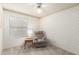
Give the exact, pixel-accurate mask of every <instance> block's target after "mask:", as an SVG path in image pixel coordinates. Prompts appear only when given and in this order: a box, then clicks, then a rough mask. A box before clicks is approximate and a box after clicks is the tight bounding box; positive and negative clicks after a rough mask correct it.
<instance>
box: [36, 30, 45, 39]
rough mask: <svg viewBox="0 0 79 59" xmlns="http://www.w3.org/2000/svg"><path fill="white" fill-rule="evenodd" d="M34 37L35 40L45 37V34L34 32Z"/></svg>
mask: <svg viewBox="0 0 79 59" xmlns="http://www.w3.org/2000/svg"><path fill="white" fill-rule="evenodd" d="M35 36H36V37H37V38H42V37H44V36H45V33H44V32H43V31H36V32H35Z"/></svg>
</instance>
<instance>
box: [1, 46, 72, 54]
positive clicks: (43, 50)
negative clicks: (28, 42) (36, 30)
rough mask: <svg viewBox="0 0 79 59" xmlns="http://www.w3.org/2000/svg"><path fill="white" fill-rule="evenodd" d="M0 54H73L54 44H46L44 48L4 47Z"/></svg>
mask: <svg viewBox="0 0 79 59" xmlns="http://www.w3.org/2000/svg"><path fill="white" fill-rule="evenodd" d="M2 55H73V54H72V53H70V52H67V51H64V50H63V49H60V48H58V47H55V46H47V47H45V48H32V47H30V48H28V47H26V48H25V49H24V48H23V47H22V46H21V47H15V48H10V49H4V50H3V51H2Z"/></svg>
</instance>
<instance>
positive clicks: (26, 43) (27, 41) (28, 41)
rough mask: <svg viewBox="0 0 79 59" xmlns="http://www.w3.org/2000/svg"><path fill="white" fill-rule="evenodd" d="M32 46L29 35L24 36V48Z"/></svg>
mask: <svg viewBox="0 0 79 59" xmlns="http://www.w3.org/2000/svg"><path fill="white" fill-rule="evenodd" d="M26 45H27V46H28V47H32V46H33V39H32V38H31V37H26V38H25V42H24V48H25V47H26Z"/></svg>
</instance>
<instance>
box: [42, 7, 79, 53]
mask: <svg viewBox="0 0 79 59" xmlns="http://www.w3.org/2000/svg"><path fill="white" fill-rule="evenodd" d="M41 27H42V29H43V30H44V31H46V34H47V37H48V38H49V40H50V42H51V43H52V44H54V45H56V46H58V47H61V48H63V49H65V50H68V51H70V52H72V53H75V54H79V6H76V7H73V8H70V9H67V10H64V11H61V12H58V13H55V14H52V15H49V16H47V17H44V18H42V19H41Z"/></svg>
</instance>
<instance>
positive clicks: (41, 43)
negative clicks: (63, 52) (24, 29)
mask: <svg viewBox="0 0 79 59" xmlns="http://www.w3.org/2000/svg"><path fill="white" fill-rule="evenodd" d="M33 43H34V47H37V48H40V47H46V43H47V42H46V36H45V33H44V32H43V31H36V32H35V33H34V39H33Z"/></svg>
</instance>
